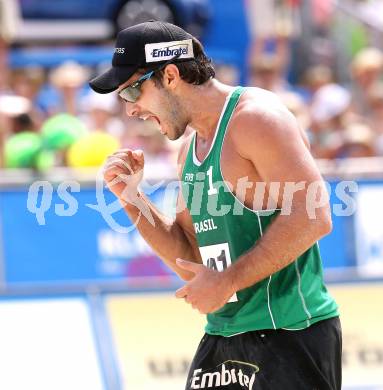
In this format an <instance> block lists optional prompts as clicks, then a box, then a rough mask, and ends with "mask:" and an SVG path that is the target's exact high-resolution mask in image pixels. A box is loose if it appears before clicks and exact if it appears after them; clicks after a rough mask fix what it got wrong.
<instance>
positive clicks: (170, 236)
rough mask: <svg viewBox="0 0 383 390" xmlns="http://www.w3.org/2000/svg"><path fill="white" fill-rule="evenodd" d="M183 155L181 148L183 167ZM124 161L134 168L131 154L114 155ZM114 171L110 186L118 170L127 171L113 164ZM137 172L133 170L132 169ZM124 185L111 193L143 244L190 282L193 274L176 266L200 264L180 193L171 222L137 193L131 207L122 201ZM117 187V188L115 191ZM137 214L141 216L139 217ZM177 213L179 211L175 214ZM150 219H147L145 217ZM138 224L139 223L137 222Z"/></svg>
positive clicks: (180, 159)
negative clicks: (186, 262)
mask: <svg viewBox="0 0 383 390" xmlns="http://www.w3.org/2000/svg"><path fill="white" fill-rule="evenodd" d="M183 153H184V148H182V149H181V152H180V156H179V166H183V158H184V157H183ZM115 155H116V156H119V157H120V158H123V159H124V161H126V162H127V161H128V160H129V156H131V157H130V162H129V165H134V161H133V162H132V158H133V160H134V152H133V153H132V152H123V153H121V152H120V154H119V152H117V153H116V154H115ZM113 166H114V168H113V169H115V170H116V171H109V175H110V177H109V178H106V181H107V182H108V181H109V182H110V181H111V180H112V179H113V178H114V177H115V176H116V175H118V174H120V173H121V170H124V169H125V171H126V168H125V167H124V166H123V165H121V164H118V163H116V162H114V163H113ZM132 168H133V170H134V171H135V172H136V167H134V166H133V167H132ZM124 186H126V183H124V182H121V183H118V184H116V185H113V186H112V187H111V190H112V191H113V192H114V193H115V194H116V196H117V197H118V198H119V199H120V201H121V203H122V204H123V205H124V209H125V211H126V213H127V214H128V216H129V218H130V219H131V220H132V222H135V221H136V223H137V225H136V227H137V229H138V231H139V232H140V234H141V235H142V237H143V238H144V239H145V241H146V242H147V243H148V244H149V245H150V246H151V248H152V249H153V250H154V252H156V254H157V255H158V256H159V257H160V258H161V259H162V260H163V261H164V263H165V264H166V265H168V266H169V267H170V268H171V269H172V270H173V271H175V272H176V273H177V274H178V275H179V276H180V277H181V278H182V279H184V280H189V279H190V278H191V277H192V276H193V274H192V273H191V272H189V271H186V270H184V269H182V268H180V267H178V266H177V264H176V259H177V258H178V257H182V258H187V259H190V260H191V261H194V262H202V260H201V257H200V254H199V250H198V245H197V243H196V238H195V234H194V229H193V225H192V221H191V217H190V214H189V213H188V211H187V210H186V209H185V207H183V206H184V205H183V199H182V194H181V192H180V193H179V195H178V199H177V214H176V218H175V219H174V220H171V219H170V218H168V217H167V216H165V215H163V214H162V213H161V212H160V211H159V210H158V209H157V208H156V207H155V206H154V205H153V203H151V202H150V201H149V200H148V199H147V198H146V196H145V195H144V194H143V193H142V192H139V193H138V195H137V196H138V197H136V198H135V201H134V204H132V203H127V202H126V201H124V196H123V194H122V192H123V190H124ZM118 187H120V188H118ZM140 210H141V212H142V214H141V215H140ZM178 210H179V211H178ZM145 215H146V216H149V218H147V217H145ZM137 221H138V222H137Z"/></svg>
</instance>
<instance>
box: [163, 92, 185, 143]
mask: <svg viewBox="0 0 383 390" xmlns="http://www.w3.org/2000/svg"><path fill="white" fill-rule="evenodd" d="M166 98H167V99H166V100H167V111H168V116H169V124H170V132H169V133H167V137H168V138H169V139H170V140H171V141H175V140H177V139H178V138H180V137H181V136H182V135H183V134H184V133H185V130H186V127H187V125H188V123H189V121H188V120H187V116H186V114H185V109H184V107H183V106H182V104H181V103H180V101H179V99H178V98H177V97H175V96H173V95H171V94H170V93H167V97H166Z"/></svg>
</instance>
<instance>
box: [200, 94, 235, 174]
mask: <svg viewBox="0 0 383 390" xmlns="http://www.w3.org/2000/svg"><path fill="white" fill-rule="evenodd" d="M235 90H236V88H233V90H232V91H231V92H230V93H229V94H228V95H227V96H226V99H225V103H224V105H223V107H222V111H221V115H220V117H219V120H218V123H217V127H216V129H215V133H214V138H213V142H212V143H211V145H210V149H209V151H208V152H207V155H206V156H205V158H204V159H203V160H202V161H199V160H198V158H197V154H196V140H197V133H196V132H194V137H193V145H192V146H193V163H194V164H195V165H197V167H200V166H201V165H202V164H203V163H204V162H205V161H206V159H207V158H208V157H209V155H210V153H211V151H212V150H213V147H214V144H215V141H216V139H217V136H218V133H219V127H220V126H221V122H222V118H223V115H224V113H225V111H226V108H227V105H228V104H229V100H230V98H231V97H232V95H233V93H234V91H235Z"/></svg>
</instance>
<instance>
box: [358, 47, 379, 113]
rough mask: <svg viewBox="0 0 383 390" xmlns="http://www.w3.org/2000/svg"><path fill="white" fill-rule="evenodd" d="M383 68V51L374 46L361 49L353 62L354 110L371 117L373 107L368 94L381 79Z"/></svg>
mask: <svg viewBox="0 0 383 390" xmlns="http://www.w3.org/2000/svg"><path fill="white" fill-rule="evenodd" d="M382 70H383V53H382V52H381V51H380V50H378V49H376V48H373V47H370V48H366V49H363V50H361V51H360V52H359V53H358V54H357V55H356V56H355V58H354V59H353V61H352V63H351V77H352V106H353V111H354V112H355V113H356V114H358V115H361V116H364V117H369V116H370V115H371V107H370V105H369V99H368V94H369V91H370V90H371V88H373V86H374V85H376V83H377V82H378V81H379V77H380V76H381V75H382Z"/></svg>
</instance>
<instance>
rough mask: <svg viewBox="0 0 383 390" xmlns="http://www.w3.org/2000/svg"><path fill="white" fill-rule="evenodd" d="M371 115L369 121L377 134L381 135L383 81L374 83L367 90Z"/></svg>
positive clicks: (382, 122)
mask: <svg viewBox="0 0 383 390" xmlns="http://www.w3.org/2000/svg"><path fill="white" fill-rule="evenodd" d="M367 102H368V106H369V108H370V112H371V115H370V117H369V123H370V125H371V128H372V130H373V131H374V132H375V133H376V134H377V135H383V83H382V82H379V83H376V84H374V85H373V86H372V87H371V88H370V89H369V90H368V92H367Z"/></svg>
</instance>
